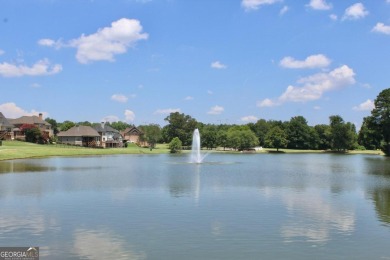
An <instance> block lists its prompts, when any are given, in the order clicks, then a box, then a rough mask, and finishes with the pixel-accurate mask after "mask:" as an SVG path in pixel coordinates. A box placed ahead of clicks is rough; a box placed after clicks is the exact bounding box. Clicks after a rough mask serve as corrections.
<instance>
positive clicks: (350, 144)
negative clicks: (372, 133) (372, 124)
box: [329, 115, 357, 151]
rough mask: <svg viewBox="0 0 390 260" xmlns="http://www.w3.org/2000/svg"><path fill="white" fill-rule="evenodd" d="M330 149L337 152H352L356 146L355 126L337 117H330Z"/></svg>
mask: <svg viewBox="0 0 390 260" xmlns="http://www.w3.org/2000/svg"><path fill="white" fill-rule="evenodd" d="M329 120H330V131H331V148H332V149H333V150H337V151H345V150H348V149H349V150H352V149H354V148H355V144H356V140H357V138H356V128H355V125H354V124H352V123H350V122H347V123H345V122H344V120H343V118H342V117H341V116H339V115H335V116H330V117H329Z"/></svg>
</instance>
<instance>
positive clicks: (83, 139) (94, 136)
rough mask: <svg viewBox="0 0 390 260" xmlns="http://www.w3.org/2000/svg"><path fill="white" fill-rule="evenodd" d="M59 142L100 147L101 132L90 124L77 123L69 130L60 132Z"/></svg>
mask: <svg viewBox="0 0 390 260" xmlns="http://www.w3.org/2000/svg"><path fill="white" fill-rule="evenodd" d="M57 137H58V142H59V143H63V144H69V145H79V146H85V147H99V146H101V143H100V134H99V133H98V132H97V131H96V130H95V129H93V128H92V127H90V126H83V125H77V126H74V127H72V128H70V129H69V130H68V131H62V132H59V133H58V135H57Z"/></svg>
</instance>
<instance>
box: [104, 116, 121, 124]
mask: <svg viewBox="0 0 390 260" xmlns="http://www.w3.org/2000/svg"><path fill="white" fill-rule="evenodd" d="M101 121H102V122H111V123H112V122H118V121H119V117H117V116H113V115H109V116H105V117H103V118H102V120H101Z"/></svg>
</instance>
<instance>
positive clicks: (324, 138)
mask: <svg viewBox="0 0 390 260" xmlns="http://www.w3.org/2000/svg"><path fill="white" fill-rule="evenodd" d="M314 130H315V131H316V133H317V136H318V141H317V149H321V150H328V149H330V148H331V145H330V143H331V131H330V126H329V125H325V124H322V125H316V126H314Z"/></svg>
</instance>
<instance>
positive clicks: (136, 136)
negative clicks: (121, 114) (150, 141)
mask: <svg viewBox="0 0 390 260" xmlns="http://www.w3.org/2000/svg"><path fill="white" fill-rule="evenodd" d="M121 134H122V136H123V138H124V140H126V141H127V142H130V143H135V144H138V145H141V146H146V145H147V142H145V141H142V138H141V136H142V135H143V134H144V133H143V132H142V131H141V130H139V129H138V128H137V127H135V126H133V127H128V128H126V129H125V130H124V131H122V132H121Z"/></svg>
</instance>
